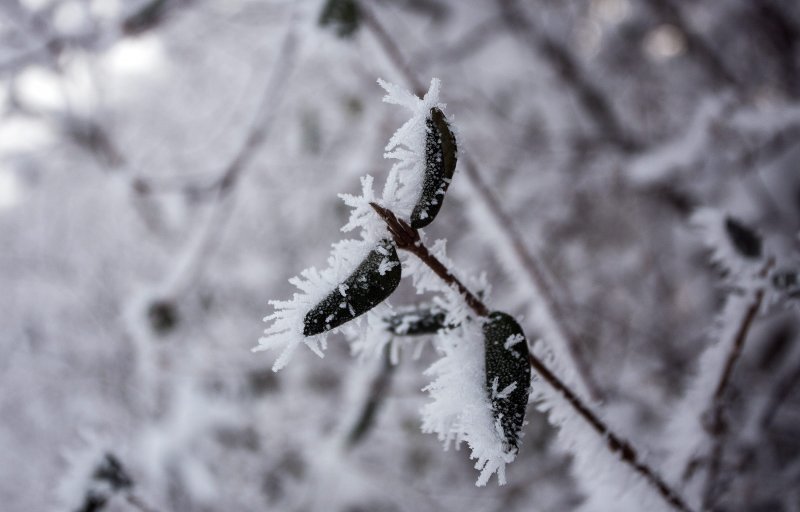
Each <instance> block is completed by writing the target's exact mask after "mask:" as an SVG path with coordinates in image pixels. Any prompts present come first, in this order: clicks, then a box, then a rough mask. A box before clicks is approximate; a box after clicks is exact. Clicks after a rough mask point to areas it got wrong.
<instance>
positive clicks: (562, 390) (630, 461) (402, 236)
mask: <svg viewBox="0 0 800 512" xmlns="http://www.w3.org/2000/svg"><path fill="white" fill-rule="evenodd" d="M371 205H372V207H373V208H374V209H375V211H376V212H377V213H378V215H380V217H381V218H382V219H383V220H384V221H385V222H386V225H387V227H388V229H389V232H390V233H391V234H392V236H393V237H394V241H395V243H396V244H397V246H398V248H400V249H404V250H406V251H409V252H411V253H412V254H414V255H415V256H417V257H418V258H419V259H420V260H421V261H422V262H423V263H424V264H425V265H427V266H428V267H430V269H431V270H433V271H434V273H435V274H436V275H437V276H439V277H440V278H441V279H442V280H443V281H444V282H445V283H447V285H448V286H450V287H452V288H454V289H456V290H458V292H459V293H460V294H461V295H462V296H463V298H464V300H465V302H466V303H467V304H468V305H469V306H470V308H472V310H473V311H474V312H475V314H476V315H477V316H478V317H484V318H485V317H486V316H488V314H489V308H487V307H486V305H485V304H484V303H483V302H482V301H481V300H480V299H479V298H477V297H476V296H475V295H474V294H473V293H471V292H470V291H469V290H468V289H467V288H466V287H465V286H464V285H463V284H462V283H461V281H459V280H458V279H457V278H456V277H455V276H454V275H453V273H452V272H451V271H450V270H448V269H447V267H445V265H444V264H442V262H441V261H439V260H438V259H437V258H436V257H435V256H433V255H432V254H431V252H430V251H429V250H428V249H427V248H426V247H425V245H424V244H423V243H422V241H421V240H420V237H419V233H417V231H416V230H415V229H414V228H412V227H411V226H409V225H408V224H407V223H406V222H405V221H403V220H402V219H398V218H397V216H396V215H394V213H392V211H391V210H389V209H387V208H383V207H381V206H379V205H377V204H375V203H371ZM528 359H529V363H530V365H531V367H532V368H533V369H534V370H535V371H536V373H537V374H538V375H539V376H541V377H542V379H544V380H545V382H547V384H548V385H549V386H550V387H552V388H553V389H554V390H555V391H557V392H558V393H559V394H560V395H561V397H562V398H563V399H564V400H565V401H566V402H567V403H568V404H569V405H570V406H571V407H572V409H573V410H574V412H575V413H577V414H578V415H579V416H580V417H581V418H582V419H583V420H584V421H585V422H586V423H588V424H589V425H590V426H591V428H592V429H593V430H594V431H595V433H596V434H597V435H598V436H600V437H601V438H602V439H605V441H606V447H607V449H608V450H609V451H611V452H612V453H614V454H615V455H617V456H618V457H619V458H620V460H621V461H622V462H624V463H625V464H627V465H628V466H630V467H631V468H632V469H633V470H634V471H635V472H636V473H638V474H639V475H641V476H642V477H643V478H644V479H645V480H646V481H647V482H648V484H649V485H651V486H653V488H655V489H656V491H657V492H658V493H659V494H660V495H661V496H662V498H663V499H664V500H665V501H666V502H668V503H669V504H670V505H672V506H673V507H674V508H675V509H677V510H681V511H686V512H688V511H690V510H692V509H691V508H689V506H688V505H687V504H686V503H685V501H684V500H683V498H682V497H681V496H680V495H679V494H678V493H677V492H676V491H675V490H673V489H672V487H670V485H669V484H667V483H666V481H665V480H664V479H663V478H662V477H661V475H660V474H659V473H658V472H657V471H656V470H655V469H653V468H651V467H650V466H649V465H648V464H647V463H646V462H645V461H644V459H643V458H642V456H641V455H640V454H639V452H638V451H637V450H636V448H634V446H633V445H632V444H631V443H630V442H629V441H627V440H626V439H624V438H623V437H621V436H620V435H618V434H616V433H615V432H614V431H613V430H611V428H610V427H609V426H608V425H607V424H606V423H605V422H604V421H603V420H602V419H601V418H600V417H599V416H598V415H597V414H595V413H594V412H593V411H592V410H591V409H590V408H589V406H587V405H586V404H585V403H584V402H583V400H581V398H580V397H579V396H578V395H577V394H576V393H575V392H574V391H572V389H570V387H569V386H568V385H567V384H565V383H564V382H563V381H562V380H561V379H560V378H559V377H558V376H557V375H556V374H555V373H553V372H552V371H551V370H550V369H549V368H548V366H547V365H546V364H545V362H544V361H543V360H541V359H540V358H539V357H537V356H536V355H535V354H533V353H529V355H528Z"/></svg>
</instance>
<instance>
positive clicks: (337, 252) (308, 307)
mask: <svg viewBox="0 0 800 512" xmlns="http://www.w3.org/2000/svg"><path fill="white" fill-rule="evenodd" d="M374 248H375V245H374V243H371V242H368V241H364V240H361V241H356V240H342V241H341V242H338V243H336V244H334V245H333V249H332V251H331V255H330V257H329V258H328V268H326V269H325V270H322V271H319V270H317V269H316V268H314V267H311V268H309V269H306V270H304V271H303V272H301V274H300V276H299V277H293V278H292V279H290V280H289V282H290V283H292V284H293V285H295V286H296V287H297V288H298V289H299V290H300V293H295V294H294V296H293V298H292V299H291V300H287V301H277V300H276V301H270V305H272V306H273V308H274V309H275V312H274V313H272V314H271V315H268V316H267V317H265V318H264V321H265V322H271V323H270V325H269V326H268V327H267V328H266V329H265V330H264V336H263V337H262V338H261V339H259V340H258V343H259V344H258V346H257V347H255V348H254V349H253V351H261V350H274V349H279V350H281V353H280V355H279V356H278V359H277V360H276V361H275V364H274V365H273V366H272V369H273V371H278V370H280V369H281V368H283V367H284V366H286V364H287V363H288V362H289V359H290V358H291V356H292V354H293V353H294V352H295V350H296V349H297V347H298V346H300V345H301V344H303V345H306V346H307V347H308V348H309V349H311V351H312V352H314V353H315V354H317V355H318V356H320V357H323V352H322V351H323V350H324V349H325V348H326V343H327V337H328V334H330V333H331V332H337V331H338V327H334V328H332V329H331V330H329V331H325V332H322V333H319V334H314V335H310V336H306V335H304V328H305V321H306V316H307V315H308V314H309V312H310V311H312V309H314V308H316V307H317V306H318V305H320V304H321V303H322V302H323V301H324V300H326V298H328V297H330V296H331V294H332V292H335V295H338V296H339V297H341V294H340V291H341V290H340V285H341V284H342V283H343V282H344V281H345V280H346V279H347V278H348V277H351V275H352V273H353V271H354V269H356V268H357V267H358V266H359V265H360V264H361V263H362V262H364V260H365V258H367V256H368V255H369V254H370V253H371V252H372V251H373V249H374ZM340 302H341V300H340V299H337V301H336V306H337V307H338V304H339V303H340ZM329 314H330V313H329Z"/></svg>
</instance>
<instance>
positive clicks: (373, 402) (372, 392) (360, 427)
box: [347, 343, 395, 448]
mask: <svg viewBox="0 0 800 512" xmlns="http://www.w3.org/2000/svg"><path fill="white" fill-rule="evenodd" d="M394 368H395V365H393V364H392V356H391V343H387V344H386V346H385V347H384V351H383V358H382V359H381V367H380V368H379V369H378V372H377V374H376V375H375V376H374V377H373V378H372V381H371V382H370V386H369V394H368V395H367V397H366V400H365V401H364V404H363V405H362V407H361V412H360V413H359V415H358V417H357V418H356V420H355V422H354V423H353V426H352V427H351V429H350V431H349V432H348V434H347V447H348V448H353V447H355V446H357V445H358V444H360V443H361V442H362V441H363V440H364V439H366V437H367V433H369V431H370V430H371V429H372V427H373V426H374V425H375V416H376V414H377V412H378V409H379V408H380V406H381V403H382V402H383V399H384V398H385V397H386V394H387V393H388V392H389V387H390V386H391V383H392V375H394Z"/></svg>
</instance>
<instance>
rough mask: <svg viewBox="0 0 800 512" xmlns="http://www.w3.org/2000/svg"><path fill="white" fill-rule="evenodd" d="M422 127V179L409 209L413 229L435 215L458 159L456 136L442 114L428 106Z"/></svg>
mask: <svg viewBox="0 0 800 512" xmlns="http://www.w3.org/2000/svg"><path fill="white" fill-rule="evenodd" d="M425 126H426V127H427V135H426V138H425V178H424V180H423V182H422V192H421V194H420V198H419V200H418V201H417V204H416V206H414V210H413V211H412V212H411V227H413V228H415V229H419V228H424V227H425V226H427V225H428V224H430V223H431V222H433V219H434V218H436V215H437V214H438V213H439V209H441V207H442V202H443V201H444V195H445V193H446V192H447V187H448V186H450V181H451V180H452V179H453V173H454V172H455V170H456V161H457V160H458V155H457V153H458V147H457V145H456V138H455V136H454V135H453V132H452V131H450V125H449V124H448V123H447V118H445V116H444V113H443V112H442V111H441V110H439V109H438V108H435V107H434V108H432V109H431V115H430V117H429V118H428V119H427V120H426V121H425Z"/></svg>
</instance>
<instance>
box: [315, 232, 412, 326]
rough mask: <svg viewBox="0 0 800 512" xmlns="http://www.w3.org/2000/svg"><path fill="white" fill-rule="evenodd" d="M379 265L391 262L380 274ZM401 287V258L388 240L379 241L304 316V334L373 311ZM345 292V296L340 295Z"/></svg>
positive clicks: (336, 324)
mask: <svg viewBox="0 0 800 512" xmlns="http://www.w3.org/2000/svg"><path fill="white" fill-rule="evenodd" d="M382 262H389V263H393V264H394V265H392V268H391V269H389V270H386V271H385V272H384V273H383V274H381V272H380V267H381V263H382ZM398 284H400V259H399V258H398V257H397V249H395V246H394V243H392V242H390V241H389V240H381V242H379V243H378V246H377V247H375V249H373V250H372V251H370V252H369V254H367V257H366V258H364V261H362V262H361V264H359V265H358V267H357V268H356V269H355V271H354V272H353V273H352V274H351V275H350V276H349V277H348V278H347V279H345V280H344V282H342V285H340V286H339V287H337V289H335V290H333V291H332V292H331V293H330V294H328V296H327V297H325V298H324V299H322V301H321V302H320V303H319V304H317V306H316V307H314V308H313V309H312V310H311V311H309V312H308V314H306V317H305V320H304V322H303V324H304V326H303V334H304V335H305V336H313V335H315V334H319V333H322V332H325V331H329V330H331V329H333V328H335V327H339V326H340V325H342V324H344V323H346V322H349V321H350V320H352V319H354V318H356V317H357V316H359V315H363V314H364V313H366V312H367V311H369V310H370V309H372V308H374V307H375V306H377V305H378V304H380V303H381V302H383V301H384V300H386V298H387V297H389V295H391V294H392V292H393V291H394V290H395V289H396V288H397V285H398ZM343 292H344V293H343Z"/></svg>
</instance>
